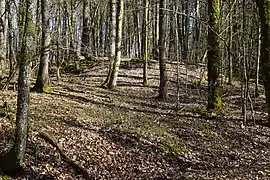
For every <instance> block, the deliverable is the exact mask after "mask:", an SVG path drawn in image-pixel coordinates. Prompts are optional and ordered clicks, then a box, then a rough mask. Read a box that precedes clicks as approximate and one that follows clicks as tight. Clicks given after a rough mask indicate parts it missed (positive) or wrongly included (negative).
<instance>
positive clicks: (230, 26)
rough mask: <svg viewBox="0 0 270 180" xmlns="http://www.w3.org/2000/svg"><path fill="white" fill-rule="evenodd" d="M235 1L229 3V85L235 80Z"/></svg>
mask: <svg viewBox="0 0 270 180" xmlns="http://www.w3.org/2000/svg"><path fill="white" fill-rule="evenodd" d="M232 8H233V1H232V0H230V1H229V13H230V14H229V29H228V31H229V32H228V34H229V45H228V59H229V72H228V74H229V75H228V76H229V78H228V84H229V85H231V84H232V78H233V56H232V41H233V12H234V11H233V10H232Z"/></svg>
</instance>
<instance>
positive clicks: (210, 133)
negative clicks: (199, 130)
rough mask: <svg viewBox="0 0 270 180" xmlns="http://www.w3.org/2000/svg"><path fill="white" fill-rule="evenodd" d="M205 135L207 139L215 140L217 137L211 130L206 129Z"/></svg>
mask: <svg viewBox="0 0 270 180" xmlns="http://www.w3.org/2000/svg"><path fill="white" fill-rule="evenodd" d="M203 133H204V134H205V136H206V137H209V138H214V137H215V136H216V134H215V133H214V132H213V131H211V130H210V129H204V130H203Z"/></svg>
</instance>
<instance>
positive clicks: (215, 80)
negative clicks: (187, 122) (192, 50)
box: [207, 0, 222, 113]
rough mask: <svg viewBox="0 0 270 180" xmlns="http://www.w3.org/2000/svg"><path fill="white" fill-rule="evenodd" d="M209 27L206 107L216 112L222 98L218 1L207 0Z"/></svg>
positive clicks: (219, 107) (220, 105)
mask: <svg viewBox="0 0 270 180" xmlns="http://www.w3.org/2000/svg"><path fill="white" fill-rule="evenodd" d="M208 14H209V28H208V48H209V49H208V54H207V57H208V64H207V70H208V106H207V109H208V110H210V111H212V112H213V113H216V112H217V111H219V110H220V109H222V99H221V96H220V83H219V66H220V61H221V59H220V48H219V36H218V33H219V18H220V1H219V0H208Z"/></svg>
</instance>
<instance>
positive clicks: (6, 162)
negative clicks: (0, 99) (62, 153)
mask: <svg viewBox="0 0 270 180" xmlns="http://www.w3.org/2000/svg"><path fill="white" fill-rule="evenodd" d="M21 3H23V2H21ZM25 3H26V5H25V9H24V14H25V18H24V29H23V33H22V43H21V54H20V69H19V78H18V99H17V113H16V131H15V140H14V144H13V146H12V148H11V149H10V150H9V152H7V153H6V154H4V155H3V156H1V157H0V162H1V163H0V169H1V170H2V171H14V170H16V169H18V168H19V167H20V166H21V165H22V163H23V159H24V155H25V150H26V142H27V135H28V110H29V94H30V66H29V64H30V61H29V59H27V52H26V51H27V49H26V48H27V47H26V39H27V37H26V36H27V31H28V23H29V22H28V21H29V17H28V15H29V14H28V13H25V12H28V10H29V6H30V0H26V2H25Z"/></svg>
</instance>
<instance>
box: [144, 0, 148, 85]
mask: <svg viewBox="0 0 270 180" xmlns="http://www.w3.org/2000/svg"><path fill="white" fill-rule="evenodd" d="M144 8H145V10H144V31H145V32H144V53H143V57H144V64H143V85H144V86H146V85H147V84H148V73H147V69H148V47H149V43H148V36H149V25H148V24H149V21H148V14H149V0H144Z"/></svg>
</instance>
